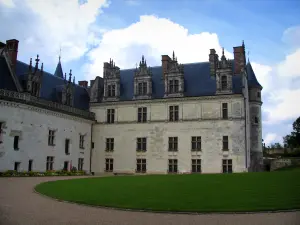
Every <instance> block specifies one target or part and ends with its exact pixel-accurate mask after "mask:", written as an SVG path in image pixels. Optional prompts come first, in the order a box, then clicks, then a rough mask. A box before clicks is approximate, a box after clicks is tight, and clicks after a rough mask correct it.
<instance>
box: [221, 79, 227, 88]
mask: <svg viewBox="0 0 300 225" xmlns="http://www.w3.org/2000/svg"><path fill="white" fill-rule="evenodd" d="M221 85H222V86H221V87H222V90H226V89H227V77H226V76H222V78H221Z"/></svg>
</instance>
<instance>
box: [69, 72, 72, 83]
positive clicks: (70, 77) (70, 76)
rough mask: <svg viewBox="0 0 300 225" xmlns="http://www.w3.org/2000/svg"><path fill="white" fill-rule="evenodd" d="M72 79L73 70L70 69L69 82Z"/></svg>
mask: <svg viewBox="0 0 300 225" xmlns="http://www.w3.org/2000/svg"><path fill="white" fill-rule="evenodd" d="M71 80H72V70H70V73H69V82H71Z"/></svg>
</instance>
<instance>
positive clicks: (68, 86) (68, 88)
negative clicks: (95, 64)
mask: <svg viewBox="0 0 300 225" xmlns="http://www.w3.org/2000/svg"><path fill="white" fill-rule="evenodd" d="M66 76H67V75H66V74H65V79H64V81H65V84H64V86H63V89H62V99H61V101H62V104H64V105H68V106H73V103H74V91H75V77H74V79H73V82H72V70H70V73H69V80H68V81H67V80H66Z"/></svg>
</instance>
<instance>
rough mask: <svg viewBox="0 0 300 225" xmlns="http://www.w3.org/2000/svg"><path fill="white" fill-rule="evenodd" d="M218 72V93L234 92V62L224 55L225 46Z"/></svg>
mask: <svg viewBox="0 0 300 225" xmlns="http://www.w3.org/2000/svg"><path fill="white" fill-rule="evenodd" d="M216 73H217V76H216V82H217V83H216V84H217V90H216V94H232V75H233V72H232V63H231V61H229V60H227V59H226V57H225V55H224V48H223V51H222V57H221V60H220V61H219V62H218V67H217V71H216Z"/></svg>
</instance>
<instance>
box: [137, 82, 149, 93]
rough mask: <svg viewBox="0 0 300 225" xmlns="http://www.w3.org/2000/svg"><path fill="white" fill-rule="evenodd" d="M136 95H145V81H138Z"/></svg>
mask: <svg viewBox="0 0 300 225" xmlns="http://www.w3.org/2000/svg"><path fill="white" fill-rule="evenodd" d="M138 95H147V82H141V83H138Z"/></svg>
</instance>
